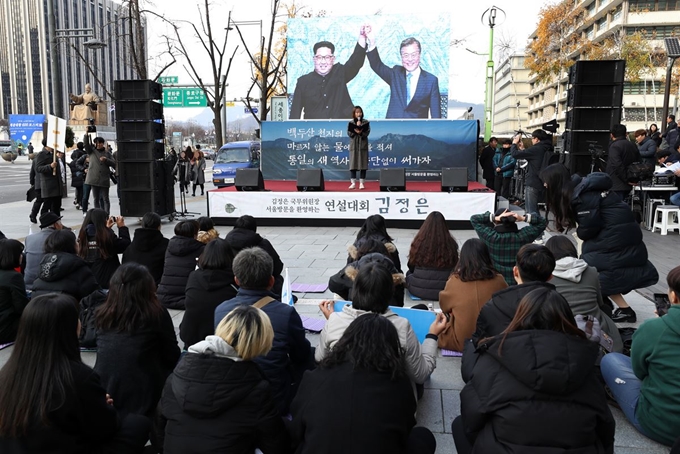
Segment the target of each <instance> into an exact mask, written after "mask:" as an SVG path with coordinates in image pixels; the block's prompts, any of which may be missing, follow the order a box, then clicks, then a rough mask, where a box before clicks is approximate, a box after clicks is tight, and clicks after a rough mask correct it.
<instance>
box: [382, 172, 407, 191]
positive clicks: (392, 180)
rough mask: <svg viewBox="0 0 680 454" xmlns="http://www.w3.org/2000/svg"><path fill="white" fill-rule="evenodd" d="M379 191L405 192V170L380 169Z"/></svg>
mask: <svg viewBox="0 0 680 454" xmlns="http://www.w3.org/2000/svg"><path fill="white" fill-rule="evenodd" d="M380 190H381V191H383V192H384V191H389V192H398V191H406V169H380Z"/></svg>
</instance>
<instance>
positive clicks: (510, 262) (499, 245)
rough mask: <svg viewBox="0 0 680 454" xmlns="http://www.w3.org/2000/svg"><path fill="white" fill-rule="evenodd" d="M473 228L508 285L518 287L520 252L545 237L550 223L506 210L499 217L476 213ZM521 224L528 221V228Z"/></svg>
mask: <svg viewBox="0 0 680 454" xmlns="http://www.w3.org/2000/svg"><path fill="white" fill-rule="evenodd" d="M470 222H471V223H472V228H474V229H475V232H477V236H479V239H480V240H482V241H484V244H486V245H487V247H488V248H489V252H491V260H493V264H494V268H496V270H497V271H498V272H499V273H501V274H502V275H503V277H504V278H505V282H506V283H507V284H508V285H515V278H514V274H513V271H512V270H513V266H514V265H515V257H516V256H517V252H518V251H519V249H520V248H521V247H522V246H524V245H525V244H530V243H533V242H534V241H535V240H536V239H538V238H540V237H541V236H542V235H543V231H544V230H545V227H546V226H547V225H548V223H547V221H546V220H545V219H543V218H542V217H541V216H539V215H537V214H525V215H520V214H518V213H516V212H514V211H509V210H506V209H503V208H499V209H498V210H496V213H495V214H491V212H489V211H487V212H486V213H483V214H475V215H474V216H472V217H471V218H470ZM517 222H526V223H527V224H529V225H527V226H525V227H523V228H522V229H519V228H517Z"/></svg>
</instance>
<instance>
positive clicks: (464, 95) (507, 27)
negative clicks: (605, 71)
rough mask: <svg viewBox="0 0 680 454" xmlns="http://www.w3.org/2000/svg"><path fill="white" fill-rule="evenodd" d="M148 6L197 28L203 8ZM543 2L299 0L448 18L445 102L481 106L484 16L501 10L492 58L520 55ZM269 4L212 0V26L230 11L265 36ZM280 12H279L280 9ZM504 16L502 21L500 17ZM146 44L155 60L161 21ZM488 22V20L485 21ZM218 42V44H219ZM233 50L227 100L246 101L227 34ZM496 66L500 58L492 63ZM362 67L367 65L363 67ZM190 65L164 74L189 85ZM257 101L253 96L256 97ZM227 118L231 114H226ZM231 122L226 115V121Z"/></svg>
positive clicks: (199, 52) (317, 6)
mask: <svg viewBox="0 0 680 454" xmlns="http://www.w3.org/2000/svg"><path fill="white" fill-rule="evenodd" d="M150 1H151V2H153V3H152V4H148V3H147V6H148V7H149V8H150V9H153V10H154V11H155V12H156V13H157V14H160V15H162V16H164V17H165V18H166V19H168V20H171V21H180V20H183V21H194V23H196V24H197V26H198V27H199V28H200V19H199V14H198V5H199V4H200V5H201V6H202V5H203V1H201V0H150ZM545 3H547V2H546V0H495V2H493V3H492V2H489V3H486V2H484V1H481V2H480V1H469V0H417V1H413V0H411V1H405V0H362V1H361V2H356V5H357V8H356V11H354V10H353V9H352V8H351V5H352V2H348V1H346V0H302V1H298V5H304V6H306V7H308V8H309V9H310V10H311V11H313V12H318V11H319V10H322V9H323V10H325V11H326V12H327V17H341V16H347V15H354V14H361V15H363V14H383V15H387V14H390V15H393V14H402V15H408V14H410V13H413V12H414V9H413V8H414V6H415V5H417V6H418V8H419V10H418V12H422V13H438V14H446V15H449V16H450V17H451V36H450V37H442V39H446V40H447V41H452V42H455V44H453V45H452V46H450V52H451V53H450V67H449V98H450V99H456V100H458V101H463V102H469V103H483V102H484V87H485V74H486V62H487V56H486V55H476V54H474V53H472V52H470V51H473V52H477V53H480V54H487V53H488V51H489V26H488V24H487V23H486V22H485V23H482V14H483V13H484V11H485V10H487V9H489V8H490V7H492V6H496V7H498V8H500V9H501V10H503V11H504V12H505V14H503V13H502V12H500V11H499V13H498V16H497V19H496V24H497V25H496V27H495V28H494V42H495V48H494V54H495V55H494V57H497V56H498V54H499V51H500V49H499V44H500V43H501V42H509V43H512V44H514V48H515V50H516V51H518V52H522V51H523V49H524V47H525V46H526V42H527V38H528V36H529V34H530V33H532V32H533V31H534V29H535V27H536V23H537V20H538V11H539V10H540V8H541V6H543V5H544V4H545ZM270 8H271V2H270V0H248V1H240V2H231V1H225V0H211V8H210V10H211V22H212V24H213V30H215V31H219V32H220V33H224V28H225V27H226V24H227V18H228V15H229V12H230V11H231V17H232V20H234V21H259V20H262V21H263V25H262V26H263V31H264V34H265V35H268V31H269V28H270V24H271V12H270ZM282 11H283V8H282ZM504 16H505V17H504ZM147 18H148V21H149V26H148V29H147V30H148V41H149V56H150V57H155V56H157V55H159V54H161V53H162V52H163V51H164V49H165V44H164V38H163V35H164V34H168V35H170V34H172V32H171V29H170V27H169V26H168V25H167V24H164V23H163V21H161V20H159V19H157V18H154V17H153V16H148V17H147ZM485 19H486V18H485ZM176 23H177V24H178V25H180V27H181V32H180V33H181V34H182V36H183V39H184V41H185V45H187V46H188V47H189V49H190V50H189V53H190V54H191V55H194V56H195V57H194V58H193V62H194V65H195V66H196V67H198V68H201V69H199V71H200V72H201V73H202V77H203V78H204V80H211V78H212V76H211V72H210V62H209V59H208V55H207V53H206V52H205V51H204V50H203V49H202V47H201V46H200V44H199V43H198V40H197V39H196V38H194V37H193V34H192V30H191V26H190V25H189V24H186V23H182V22H176ZM241 31H242V33H243V35H244V39H245V40H246V43H248V45H249V47H250V48H251V49H254V48H256V47H257V46H258V45H259V34H260V28H259V24H257V25H248V26H242V27H241ZM218 42H220V41H218ZM236 45H239V49H238V50H237V51H236V55H235V57H234V62H233V63H232V68H231V71H230V73H229V78H228V80H227V82H228V84H229V86H228V87H227V93H226V98H227V99H238V98H241V97H245V96H246V93H247V90H248V87H249V85H250V83H249V78H250V65H249V62H248V56H247V54H246V52H245V51H244V50H243V46H242V45H241V42H240V39H239V37H238V34H237V33H236V31H235V30H234V31H233V32H230V33H229V39H228V41H227V53H228V54H229V55H231V53H232V52H233V51H234V48H235V47H236ZM494 60H496V63H497V64H498V63H499V62H498V59H497V58H494ZM165 62H166V61H164V60H163V59H162V58H160V59H158V58H151V61H150V64H149V68H150V75H151V76H152V77H154V76H155V75H156V74H157V72H158V70H160V68H162V67H163V66H164V64H165ZM365 64H366V65H367V64H368V63H365ZM186 67H188V65H187V64H186V62H185V61H183V60H182V59H181V58H179V59H178V62H177V63H175V64H174V65H173V66H172V67H171V68H169V69H168V70H166V71H165V72H164V73H163V75H166V76H178V77H179V83H180V84H190V83H192V79H191V77H189V75H188V74H189V73H188V72H187V71H186V69H185V68H186ZM255 97H256V96H255ZM200 111H201V109H187V108H183V109H167V111H166V113H165V115H166V118H168V119H170V120H175V121H184V120H187V119H189V118H191V117H193V116H195V115H197V114H198V113H199V112H200ZM230 115H231V114H230ZM231 119H232V117H231V116H230V121H231Z"/></svg>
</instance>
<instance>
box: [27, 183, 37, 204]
mask: <svg viewBox="0 0 680 454" xmlns="http://www.w3.org/2000/svg"><path fill="white" fill-rule="evenodd" d="M36 196H37V194H36V191H35V188H34V187H33V186H31V187H30V188H28V191H26V201H27V202H32V201H34V200H35V198H36Z"/></svg>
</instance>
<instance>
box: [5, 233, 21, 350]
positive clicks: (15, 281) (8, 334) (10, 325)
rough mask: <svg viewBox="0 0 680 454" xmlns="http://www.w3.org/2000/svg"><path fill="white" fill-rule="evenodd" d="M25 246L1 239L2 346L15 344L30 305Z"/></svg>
mask: <svg viewBox="0 0 680 454" xmlns="http://www.w3.org/2000/svg"><path fill="white" fill-rule="evenodd" d="M23 250H24V245H23V244H21V243H20V242H19V241H17V240H12V239H7V238H3V239H0V344H6V343H9V342H14V339H16V337H17V329H18V328H19V318H20V317H21V313H22V312H23V311H24V308H25V307H26V305H27V304H28V297H27V296H26V285H25V283H24V277H23V276H22V275H21V273H20V272H19V271H18V269H19V268H20V267H21V260H22V252H23Z"/></svg>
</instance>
